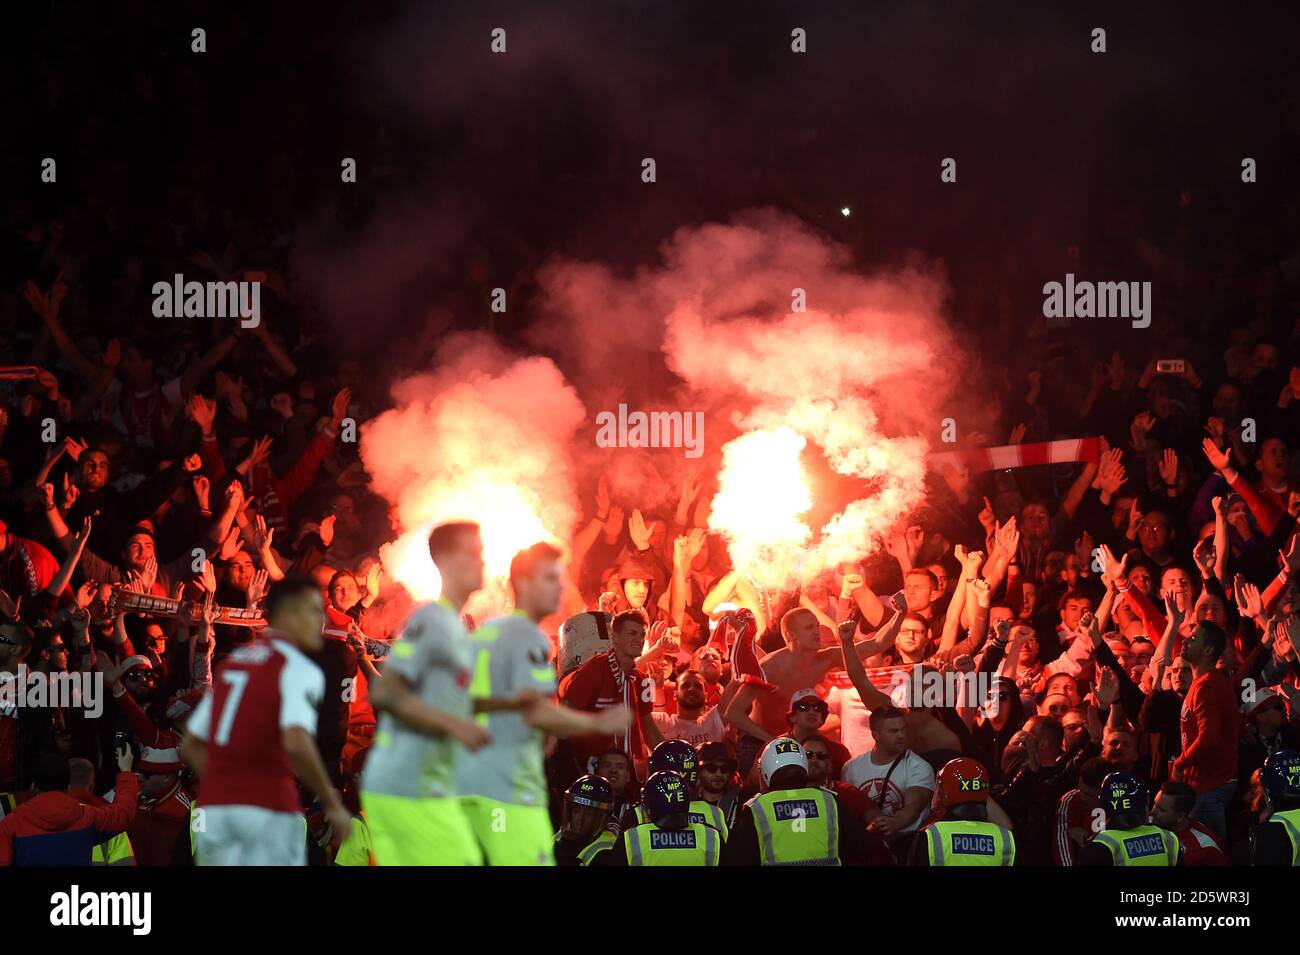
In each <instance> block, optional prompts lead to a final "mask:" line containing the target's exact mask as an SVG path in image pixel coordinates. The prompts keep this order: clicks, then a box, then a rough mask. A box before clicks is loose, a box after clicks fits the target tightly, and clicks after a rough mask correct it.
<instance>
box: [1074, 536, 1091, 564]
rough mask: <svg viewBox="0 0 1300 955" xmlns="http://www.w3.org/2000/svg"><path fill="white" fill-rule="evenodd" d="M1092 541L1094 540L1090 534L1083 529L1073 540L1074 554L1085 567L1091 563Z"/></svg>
mask: <svg viewBox="0 0 1300 955" xmlns="http://www.w3.org/2000/svg"><path fill="white" fill-rule="evenodd" d="M1094 543H1095V541H1093V539H1092V535H1091V534H1090V533H1088V532H1087V531H1084V532H1083V535H1082V536H1081V537H1080V538H1079V539H1078V540H1076V541H1075V542H1074V556H1075V557H1078V558H1079V560H1080V561H1082V562H1083V565H1084V566H1085V567H1090V566H1091V565H1092V548H1093V544H1094Z"/></svg>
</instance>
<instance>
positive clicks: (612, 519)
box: [603, 504, 623, 540]
mask: <svg viewBox="0 0 1300 955" xmlns="http://www.w3.org/2000/svg"><path fill="white" fill-rule="evenodd" d="M603 530H604V533H605V539H606V540H614V539H615V538H617V537H618V536H619V535H620V534H622V533H623V508H622V507H620V506H619V505H617V504H613V505H611V506H610V509H609V516H608V517H606V518H605V525H604V528H603Z"/></svg>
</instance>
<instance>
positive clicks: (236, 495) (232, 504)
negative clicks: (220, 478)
mask: <svg viewBox="0 0 1300 955" xmlns="http://www.w3.org/2000/svg"><path fill="white" fill-rule="evenodd" d="M243 507H244V486H243V485H242V484H240V483H239V482H238V481H231V482H230V483H229V484H227V485H226V508H227V509H228V510H229V511H230V513H231V514H238V513H239V512H240V510H242V509H243Z"/></svg>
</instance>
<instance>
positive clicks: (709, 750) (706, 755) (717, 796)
mask: <svg viewBox="0 0 1300 955" xmlns="http://www.w3.org/2000/svg"><path fill="white" fill-rule="evenodd" d="M695 760H696V763H697V764H698V765H699V767H700V798H701V799H702V800H704V801H705V802H707V803H710V804H712V805H714V806H717V807H718V810H719V811H720V812H721V813H722V818H723V821H724V822H725V823H726V824H727V829H728V831H730V829H731V827H732V826H734V825H735V824H736V813H737V811H738V810H739V809H740V803H741V799H740V787H739V786H738V785H736V781H735V780H736V755H735V754H734V753H733V752H732V751H731V746H730V744H728V743H725V742H719V743H701V744H700V745H699V746H698V747H696V749H695Z"/></svg>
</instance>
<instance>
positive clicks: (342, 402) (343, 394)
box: [330, 388, 352, 430]
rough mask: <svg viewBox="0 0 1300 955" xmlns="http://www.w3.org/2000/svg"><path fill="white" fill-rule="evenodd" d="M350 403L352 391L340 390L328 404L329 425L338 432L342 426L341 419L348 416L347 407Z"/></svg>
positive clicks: (348, 389)
mask: <svg viewBox="0 0 1300 955" xmlns="http://www.w3.org/2000/svg"><path fill="white" fill-rule="evenodd" d="M351 403H352V389H351V388H340V389H339V393H338V394H337V395H335V396H334V401H333V402H332V403H331V404H330V424H331V425H333V426H334V429H335V430H338V428H339V426H340V425H342V424H343V419H344V418H346V417H347V416H348V405H349V404H351Z"/></svg>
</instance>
